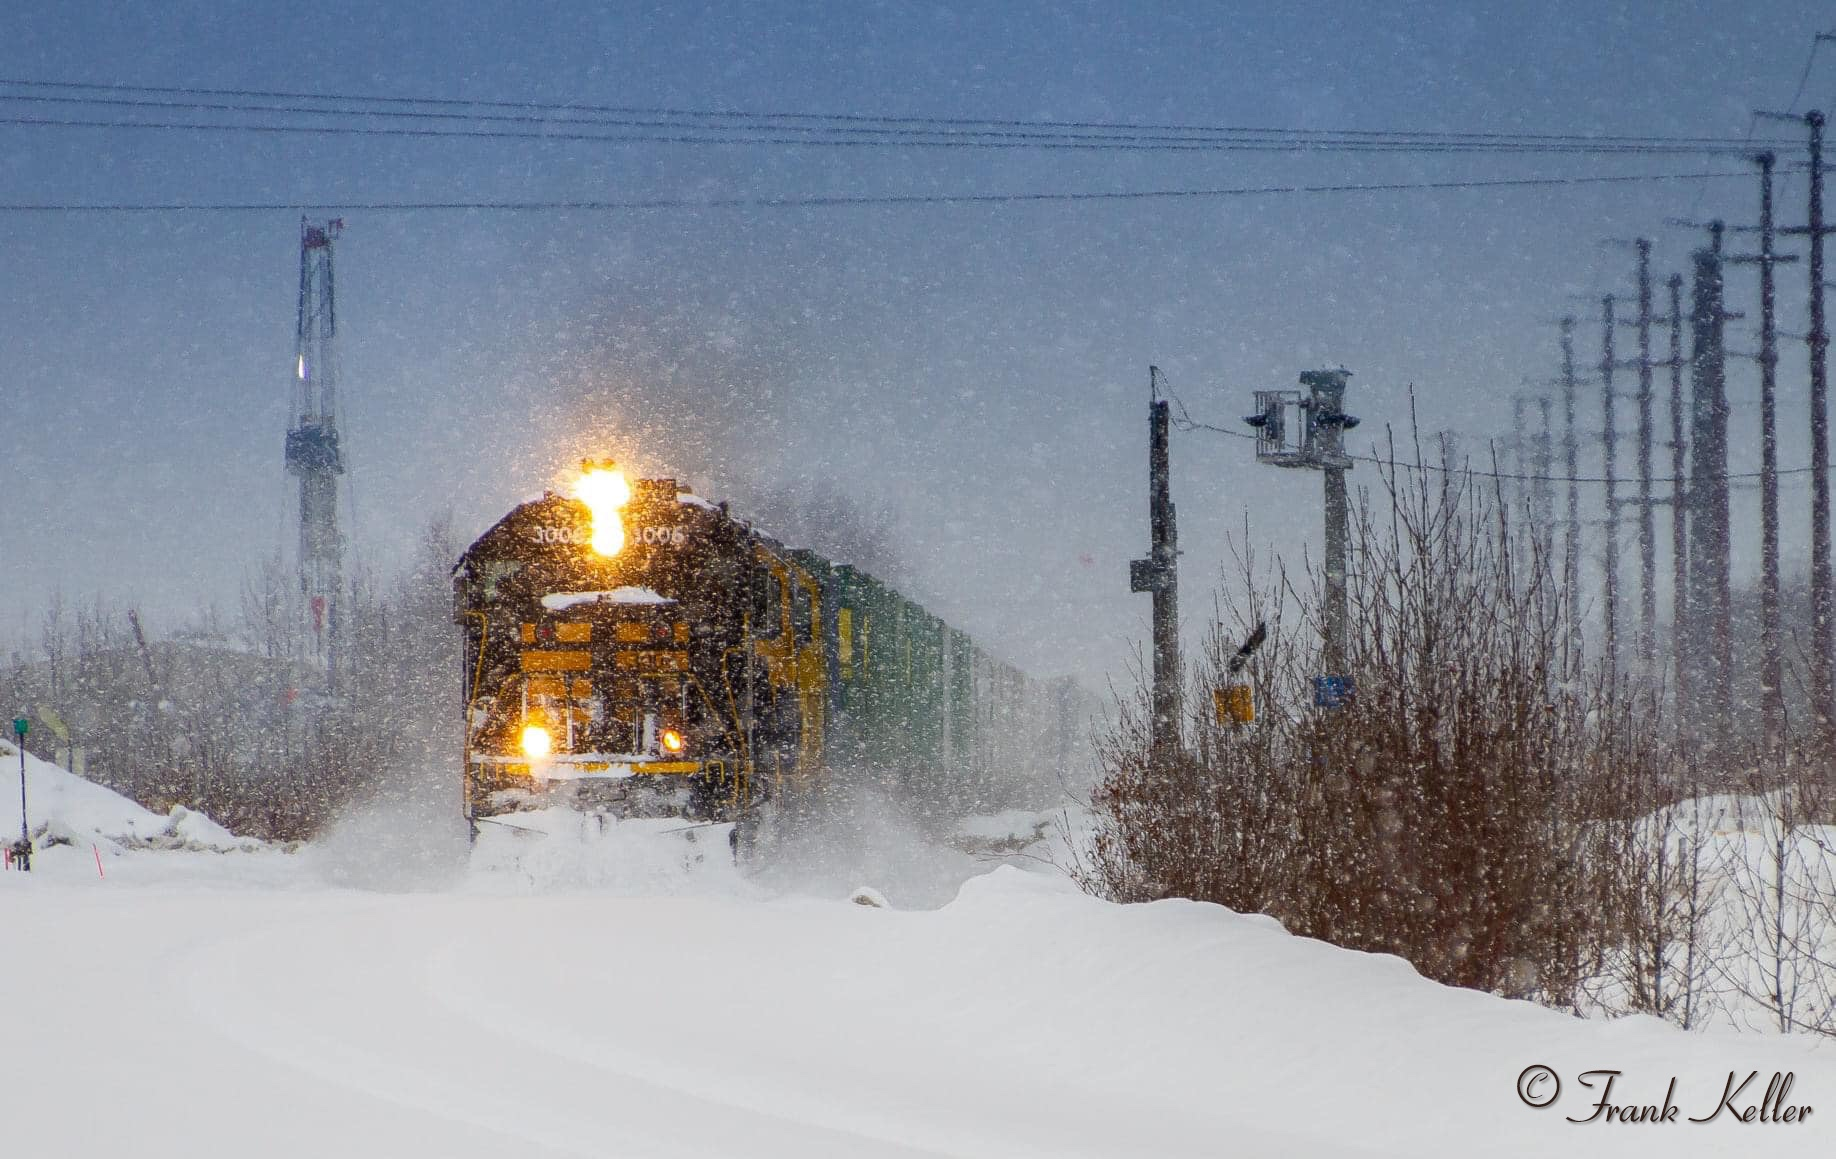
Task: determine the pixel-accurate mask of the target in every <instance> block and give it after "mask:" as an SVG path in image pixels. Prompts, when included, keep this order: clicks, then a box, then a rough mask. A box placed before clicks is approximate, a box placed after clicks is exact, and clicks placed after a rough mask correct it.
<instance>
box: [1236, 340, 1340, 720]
mask: <svg viewBox="0 0 1836 1159" xmlns="http://www.w3.org/2000/svg"><path fill="white" fill-rule="evenodd" d="M1350 379H1351V371H1349V370H1345V369H1343V368H1341V369H1339V370H1308V371H1303V372H1302V373H1301V376H1300V383H1301V385H1302V386H1304V387H1306V388H1307V389H1308V395H1307V397H1306V398H1305V399H1303V398H1302V397H1301V395H1300V392H1298V391H1291V390H1259V391H1257V392H1256V413H1255V414H1253V415H1250V416H1249V417H1248V418H1247V419H1245V420H1244V421H1245V422H1247V423H1249V425H1250V426H1252V427H1255V428H1256V461H1257V462H1261V463H1270V464H1273V465H1274V466H1277V467H1300V468H1306V469H1310V470H1316V471H1319V472H1320V473H1321V474H1322V475H1323V476H1324V477H1325V493H1324V499H1325V515H1326V561H1325V563H1326V567H1325V571H1326V584H1325V588H1326V590H1325V593H1324V595H1325V598H1324V601H1323V606H1322V607H1321V609H1320V634H1321V644H1322V649H1321V666H1322V667H1323V668H1324V669H1325V671H1324V672H1323V673H1322V674H1321V675H1320V676H1318V677H1316V678H1315V680H1314V694H1313V702H1314V704H1315V705H1317V706H1319V707H1322V708H1336V707H1338V706H1339V705H1340V704H1342V703H1343V702H1344V700H1345V698H1346V697H1347V696H1348V695H1349V694H1350V692H1351V679H1350V676H1349V675H1348V674H1347V672H1346V666H1347V663H1348V661H1349V658H1350V647H1349V636H1348V631H1349V619H1348V615H1347V608H1346V587H1345V582H1346V575H1347V562H1346V557H1347V555H1348V554H1349V551H1350V539H1351V535H1350V504H1349V503H1348V501H1347V497H1346V491H1345V472H1346V471H1348V470H1350V469H1351V465H1352V461H1351V458H1350V457H1349V456H1348V455H1346V453H1345V432H1346V431H1348V430H1350V429H1351V428H1353V427H1355V426H1357V425H1358V420H1357V419H1356V418H1354V417H1352V416H1351V415H1348V414H1346V413H1345V387H1346V384H1347V383H1348V382H1349V381H1350ZM1290 411H1292V412H1294V414H1295V417H1296V418H1297V419H1298V420H1300V421H1298V422H1297V423H1296V425H1297V426H1299V427H1300V431H1301V435H1300V441H1299V443H1298V445H1296V444H1294V443H1290V442H1289V441H1288V439H1287V431H1288V414H1289V412H1290Z"/></svg>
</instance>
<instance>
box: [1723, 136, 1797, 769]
mask: <svg viewBox="0 0 1836 1159" xmlns="http://www.w3.org/2000/svg"><path fill="white" fill-rule="evenodd" d="M1775 161H1776V158H1775V157H1774V156H1773V155H1772V154H1771V153H1761V154H1758V155H1757V156H1756V157H1754V162H1755V163H1756V164H1758V165H1759V170H1760V224H1759V236H1760V248H1759V253H1757V254H1751V255H1741V256H1739V257H1731V258H1728V259H1727V260H1728V261H1731V262H1737V263H1740V264H1743V265H1757V266H1759V271H1760V349H1759V358H1758V361H1759V368H1760V736H1761V738H1762V742H1763V743H1764V745H1765V751H1766V752H1767V753H1768V754H1773V755H1776V754H1777V753H1778V751H1779V749H1780V747H1781V746H1782V745H1783V744H1784V741H1785V656H1784V645H1783V642H1782V641H1781V639H1780V630H1779V436H1778V393H1777V388H1778V373H1777V371H1778V362H1779V354H1778V337H1777V329H1776V326H1775V324H1774V302H1775V300H1776V294H1775V292H1774V281H1773V273H1772V270H1773V267H1774V266H1775V265H1777V264H1778V262H1779V261H1780V260H1781V259H1779V258H1778V257H1777V256H1776V255H1775V254H1774V253H1773V246H1772V241H1773V224H1772V169H1773V165H1774V163H1775Z"/></svg>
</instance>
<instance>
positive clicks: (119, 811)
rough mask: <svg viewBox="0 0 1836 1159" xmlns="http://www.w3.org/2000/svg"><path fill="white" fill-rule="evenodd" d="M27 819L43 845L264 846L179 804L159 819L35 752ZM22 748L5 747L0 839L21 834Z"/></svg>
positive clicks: (0, 767)
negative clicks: (2, 821) (20, 758)
mask: <svg viewBox="0 0 1836 1159" xmlns="http://www.w3.org/2000/svg"><path fill="white" fill-rule="evenodd" d="M25 775H26V815H27V819H28V822H29V825H30V828H31V831H32V834H33V841H34V843H35V844H38V845H45V844H47V843H51V844H55V843H68V844H88V843H91V842H106V843H107V844H108V845H109V846H110V848H111V849H121V848H127V849H144V848H175V849H191V850H199V849H209V850H231V849H248V848H252V847H254V846H255V845H258V844H259V842H256V841H254V840H253V839H252V838H244V837H237V836H236V835H235V834H234V833H231V832H230V831H229V830H228V829H225V828H224V827H223V826H221V825H219V824H217V823H216V822H215V821H212V820H211V819H210V818H209V817H206V816H205V815H204V814H202V813H198V812H194V811H193V810H190V809H186V808H184V807H183V806H174V807H173V810H172V812H171V814H170V815H168V816H164V817H162V816H160V815H159V814H157V813H154V812H151V811H149V810H147V809H144V808H142V807H141V806H139V805H137V804H135V803H134V802H133V801H130V800H128V799H127V798H126V797H123V796H122V795H121V794H119V793H117V792H115V791H113V790H112V789H105V788H103V787H102V786H101V785H98V784H96V783H95V782H93V781H88V780H84V779H83V778H82V777H79V776H76V775H74V774H72V773H69V772H66V771H64V770H63V769H62V768H59V767H58V766H57V765H54V764H52V763H50V762H49V761H43V760H40V759H39V758H37V757H35V756H33V755H32V754H30V753H27V754H26V758H25ZM18 778H19V750H18V749H17V748H15V747H13V746H12V745H10V744H3V743H0V786H4V787H5V791H4V792H0V819H4V823H3V824H0V835H6V836H10V837H13V838H15V839H16V836H17V834H18V832H19V828H18V826H19V814H18V811H17V806H18V801H19V795H18V794H19V780H18Z"/></svg>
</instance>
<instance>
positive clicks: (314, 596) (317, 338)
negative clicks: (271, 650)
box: [287, 218, 344, 691]
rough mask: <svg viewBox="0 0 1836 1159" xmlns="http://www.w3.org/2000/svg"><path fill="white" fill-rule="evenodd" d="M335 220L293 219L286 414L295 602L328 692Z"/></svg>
mask: <svg viewBox="0 0 1836 1159" xmlns="http://www.w3.org/2000/svg"><path fill="white" fill-rule="evenodd" d="M343 228H344V222H343V220H342V219H334V220H331V221H326V222H323V223H314V222H310V221H307V220H306V219H305V218H301V219H300V301H299V325H298V330H297V338H298V344H297V349H296V352H295V359H294V367H293V403H292V409H291V411H290V413H289V415H288V427H287V472H288V474H291V475H295V476H298V478H299V480H300V554H299V566H300V597H301V604H302V612H303V616H304V629H305V634H306V645H307V655H308V657H309V658H310V659H311V660H312V662H313V663H314V664H315V665H318V666H320V667H322V669H323V671H324V674H325V687H326V689H327V691H332V690H335V688H336V686H337V675H338V658H339V656H338V654H339V633H340V628H341V622H340V616H341V613H342V610H343V609H342V608H341V606H340V605H341V603H342V593H343V588H344V540H343V536H342V535H341V534H340V532H339V529H338V476H339V475H342V474H344V453H343V451H342V450H341V449H340V447H339V445H338V355H337V334H338V311H337V307H336V297H335V293H334V289H333V280H332V241H333V240H334V239H335V238H336V237H337V236H338V234H339V233H340V232H341V231H342V230H343Z"/></svg>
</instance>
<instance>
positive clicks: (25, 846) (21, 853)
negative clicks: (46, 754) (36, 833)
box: [13, 716, 32, 872]
mask: <svg viewBox="0 0 1836 1159" xmlns="http://www.w3.org/2000/svg"><path fill="white" fill-rule="evenodd" d="M30 727H31V722H30V721H28V720H27V719H26V718H25V717H23V716H15V717H14V718H13V740H14V743H15V745H16V747H17V748H18V749H19V844H17V845H15V846H13V860H14V861H15V862H17V863H18V865H19V868H20V869H22V870H26V871H28V872H29V871H30V870H31V868H32V829H31V826H29V825H27V824H26V774H25V738H26V730H27V729H29V728H30Z"/></svg>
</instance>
